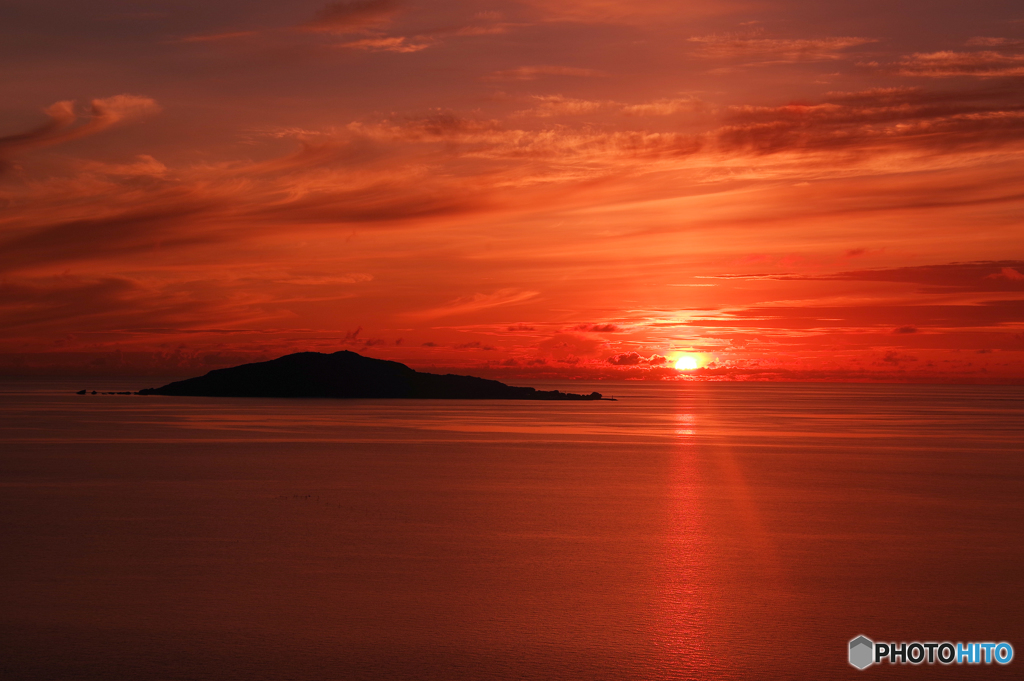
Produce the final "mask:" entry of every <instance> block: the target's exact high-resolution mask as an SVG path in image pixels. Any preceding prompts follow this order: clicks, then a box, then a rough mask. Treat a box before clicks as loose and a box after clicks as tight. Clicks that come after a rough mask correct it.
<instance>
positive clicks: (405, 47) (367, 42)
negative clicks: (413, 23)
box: [338, 36, 430, 52]
mask: <svg viewBox="0 0 1024 681" xmlns="http://www.w3.org/2000/svg"><path fill="white" fill-rule="evenodd" d="M338 47H342V48H348V49H352V50H368V51H371V52H419V51H420V50H425V49H427V48H428V47H430V43H429V42H406V38H405V36H394V37H389V38H364V39H363V40H355V41H353V42H349V43H342V44H340V45H338Z"/></svg>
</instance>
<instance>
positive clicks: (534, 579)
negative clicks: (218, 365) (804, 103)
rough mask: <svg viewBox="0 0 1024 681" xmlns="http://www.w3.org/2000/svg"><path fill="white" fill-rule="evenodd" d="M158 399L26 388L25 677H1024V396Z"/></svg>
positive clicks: (947, 389) (16, 517)
mask: <svg viewBox="0 0 1024 681" xmlns="http://www.w3.org/2000/svg"><path fill="white" fill-rule="evenodd" d="M150 384H154V385H155V384H156V382H154V381H147V380H142V381H141V382H140V381H132V382H130V383H127V384H125V383H118V382H116V381H107V382H98V381H95V380H76V381H75V382H73V383H71V384H64V383H61V382H49V383H39V382H37V383H29V382H7V383H3V384H0V640H2V641H3V651H2V654H0V678H3V679H11V680H21V679H33V680H34V679H61V680H65V679H66V680H75V679H89V680H93V679H97V680H98V679H103V680H115V679H116V680H122V679H123V680H132V679H146V680H149V679H161V680H162V679H168V680H171V679H173V680H191V679H224V680H234V679H239V680H241V679H245V680H247V681H255V680H260V679H273V680H285V679H287V680H297V681H305V680H313V679H316V680H318V681H323V680H329V679H394V680H402V679H439V680H441V679H443V680H460V679H538V680H540V679H581V680H589V679H651V680H659V679H729V680H732V679H755V680H756V679H768V680H771V679H841V678H851V679H852V678H857V679H864V678H867V677H868V676H870V677H872V678H894V677H899V678H913V679H925V678H927V679H953V678H958V679H959V678H973V679H982V678H984V679H989V678H1021V677H1022V672H1021V669H1022V666H1024V617H1022V616H1021V606H1022V604H1024V567H1022V565H1024V541H1022V536H1024V388H1021V387H1005V386H1004V387H990V386H981V387H979V386H907V385H825V384H697V383H679V384H642V383H630V384H602V385H596V384H577V385H569V384H559V385H552V386H541V387H557V388H560V389H563V390H571V391H574V392H590V391H591V390H598V391H600V392H603V393H605V395H606V396H611V397H616V398H618V401H615V402H611V401H602V402H567V403H554V402H512V401H504V402H499V401H480V402H472V401H462V402H459V401H420V402H416V401H404V400H349V401H344V400H273V399H218V398H171V397H155V396H153V397H139V396H123V395H95V396H93V395H85V396H79V395H75V394H72V391H73V390H76V389H78V388H81V387H86V386H89V387H90V388H91V387H96V388H97V389H98V390H129V389H130V390H137V389H139V388H141V387H149V385H150ZM861 634H863V635H865V636H867V637H868V638H870V639H872V640H874V641H882V642H901V641H907V642H909V641H915V640H916V641H939V642H941V641H951V642H954V643H955V642H958V641H962V642H968V641H994V642H999V641H1008V642H1010V643H1011V644H1013V645H1014V647H1015V650H1016V651H1017V658H1016V659H1014V660H1013V662H1012V663H1010V664H1009V665H1007V666H1005V667H1000V666H998V665H995V664H993V665H988V666H985V665H979V666H967V665H950V666H948V667H946V666H942V665H939V664H935V665H931V666H929V665H927V664H924V665H921V666H912V665H905V666H900V665H895V666H893V665H889V664H887V663H883V664H882V665H878V666H872V667H871V668H869V669H868V670H866V671H863V672H860V671H857V670H856V669H854V668H853V667H851V666H850V665H849V664H848V663H847V645H848V642H849V640H850V639H852V638H854V637H856V636H858V635H861Z"/></svg>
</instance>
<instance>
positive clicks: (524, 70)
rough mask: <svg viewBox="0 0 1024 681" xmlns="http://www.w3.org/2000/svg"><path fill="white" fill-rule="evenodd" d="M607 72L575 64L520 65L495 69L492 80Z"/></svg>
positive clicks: (589, 74) (530, 78) (490, 77)
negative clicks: (499, 69) (574, 65)
mask: <svg viewBox="0 0 1024 681" xmlns="http://www.w3.org/2000/svg"><path fill="white" fill-rule="evenodd" d="M604 75H605V74H604V73H602V72H601V71H598V70H595V69H584V68H578V67H573V66H520V67H518V68H514V69H506V70H504V71H495V72H494V73H492V74H491V75H490V76H489V77H488V78H489V79H490V80H513V81H515V80H537V79H538V78H541V77H543V76H573V77H577V78H596V77H601V76H604Z"/></svg>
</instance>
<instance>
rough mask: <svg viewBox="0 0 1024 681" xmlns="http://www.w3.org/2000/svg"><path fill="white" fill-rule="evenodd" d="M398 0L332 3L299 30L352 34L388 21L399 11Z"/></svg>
mask: <svg viewBox="0 0 1024 681" xmlns="http://www.w3.org/2000/svg"><path fill="white" fill-rule="evenodd" d="M400 6H401V3H400V2H398V0H347V1H342V2H332V3H330V4H328V5H326V6H324V7H323V8H321V9H320V10H319V11H318V12H317V13H316V15H315V16H314V17H313V19H311V20H310V21H308V22H307V23H305V24H303V25H302V26H301V27H300V28H303V29H305V30H308V31H321V32H327V33H352V32H355V31H360V30H363V29H366V28H368V27H371V26H376V25H379V24H382V23H386V22H388V21H390V19H391V18H392V17H393V16H394V15H395V14H396V13H397V12H398V11H399V9H400Z"/></svg>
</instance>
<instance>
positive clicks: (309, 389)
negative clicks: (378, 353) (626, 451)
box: [138, 350, 604, 400]
mask: <svg viewBox="0 0 1024 681" xmlns="http://www.w3.org/2000/svg"><path fill="white" fill-rule="evenodd" d="M138 394H139V395H180V396H190V397H341V398H358V397H363V398H367V397H370V398H382V397H384V398H405V399H435V400H600V399H604V398H602V396H601V393H598V392H592V393H590V394H589V395H577V394H574V393H563V392H560V391H558V390H537V389H535V388H520V387H515V386H511V385H506V384H504V383H501V382H499V381H492V380H488V379H485V378H477V377H475V376H457V375H455V374H445V375H443V376H442V375H441V374H428V373H424V372H421V371H416V370H414V369H410V368H409V367H407V366H405V365H404V364H401V363H399V362H391V361H388V360H383V359H373V358H371V357H363V356H362V355H360V354H358V353H355V352H351V351H349V350H342V351H340V352H335V353H331V354H325V353H322V352H297V353H295V354H292V355H285V356H284V357H278V358H277V359H272V360H270V361H268V362H255V363H252V364H242V365H240V366H236V367H231V368H228V369H215V370H214V371H211V372H209V373H208V374H206V375H205V376H198V377H196V378H189V379H186V380H184V381H175V382H174V383H168V384H167V385H165V386H162V387H160V388H147V389H145V390H140V391H139V393H138Z"/></svg>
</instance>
